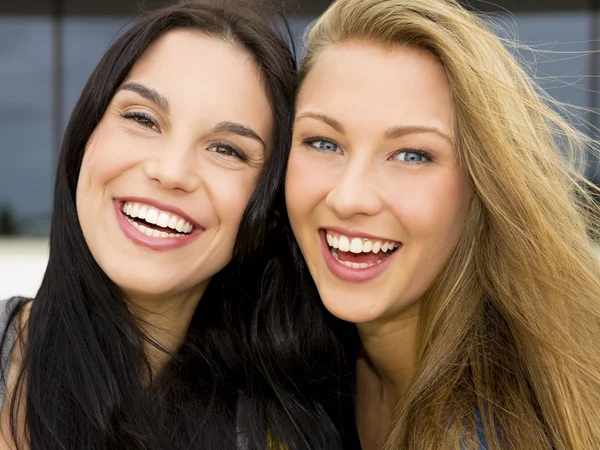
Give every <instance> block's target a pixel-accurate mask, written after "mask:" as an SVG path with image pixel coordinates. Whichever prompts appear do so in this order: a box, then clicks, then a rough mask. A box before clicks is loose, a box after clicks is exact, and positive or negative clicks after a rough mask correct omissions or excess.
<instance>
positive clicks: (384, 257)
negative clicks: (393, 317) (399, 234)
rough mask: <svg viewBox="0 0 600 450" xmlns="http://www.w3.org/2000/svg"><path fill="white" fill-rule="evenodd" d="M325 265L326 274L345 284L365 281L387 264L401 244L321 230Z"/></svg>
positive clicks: (373, 276)
mask: <svg viewBox="0 0 600 450" xmlns="http://www.w3.org/2000/svg"><path fill="white" fill-rule="evenodd" d="M320 234H321V238H322V241H323V244H324V249H323V250H324V251H323V253H324V256H325V262H326V263H327V266H328V267H329V269H330V271H331V272H332V273H333V274H334V275H335V276H337V277H338V278H341V279H343V280H346V281H353V282H361V281H368V280H370V279H372V278H375V277H376V276H377V275H379V274H380V273H381V272H382V271H383V270H385V268H387V266H388V265H389V263H390V261H391V259H393V258H392V256H393V255H394V254H395V253H397V251H398V250H399V249H400V248H401V247H402V243H400V242H398V241H393V240H389V239H382V238H373V237H370V236H369V237H365V236H360V235H355V236H350V235H347V234H342V233H340V232H337V231H333V230H329V229H324V230H321V233H320Z"/></svg>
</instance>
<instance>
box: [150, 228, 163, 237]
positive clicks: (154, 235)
mask: <svg viewBox="0 0 600 450" xmlns="http://www.w3.org/2000/svg"><path fill="white" fill-rule="evenodd" d="M160 233H161V231H158V230H154V231H153V232H152V237H160Z"/></svg>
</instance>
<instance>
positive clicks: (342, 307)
mask: <svg viewBox="0 0 600 450" xmlns="http://www.w3.org/2000/svg"><path fill="white" fill-rule="evenodd" d="M321 298H322V301H323V304H324V305H325V308H326V309H327V310H328V311H329V312H330V313H331V314H333V315H334V316H335V317H337V318H338V319H341V320H344V321H346V322H351V323H365V322H371V321H374V320H377V319H378V318H380V317H381V316H382V315H383V313H384V312H383V311H381V306H380V304H379V302H377V300H376V299H375V298H367V297H365V296H360V297H357V296H355V295H354V296H352V295H347V296H341V295H339V293H338V294H337V295H335V296H326V295H324V296H322V297H321Z"/></svg>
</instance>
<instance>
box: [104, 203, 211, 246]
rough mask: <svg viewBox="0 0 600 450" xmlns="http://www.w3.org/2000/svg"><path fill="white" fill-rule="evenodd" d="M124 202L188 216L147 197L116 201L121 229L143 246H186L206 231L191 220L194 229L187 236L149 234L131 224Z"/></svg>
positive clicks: (116, 210) (183, 216)
mask: <svg viewBox="0 0 600 450" xmlns="http://www.w3.org/2000/svg"><path fill="white" fill-rule="evenodd" d="M124 202H139V203H145V204H149V205H152V206H155V207H156V208H159V209H161V210H162V211H165V212H166V211H170V212H172V213H174V214H177V215H179V216H180V217H182V218H184V219H185V220H188V219H187V218H186V217H187V216H185V215H181V214H179V213H178V212H177V210H174V209H173V208H172V207H170V208H169V207H167V208H163V207H162V206H160V202H156V201H152V202H150V201H148V200H147V199H137V200H129V199H127V200H118V201H115V202H114V205H115V214H116V215H117V222H118V223H119V226H120V227H121V230H122V231H123V234H125V236H127V237H128V238H129V239H130V240H131V241H133V242H134V243H135V244H138V245H141V246H143V247H148V248H151V249H152V250H173V249H176V248H180V247H184V246H186V245H188V244H189V243H191V242H192V241H195V240H196V239H197V238H198V237H199V236H200V235H201V234H202V233H203V232H204V228H203V227H201V226H199V227H196V225H195V223H194V222H192V221H190V223H192V224H193V225H194V229H193V230H192V232H191V233H190V234H189V235H187V236H183V237H172V238H171V237H165V238H161V237H152V236H148V235H147V234H145V233H141V232H140V230H138V229H137V228H136V227H134V226H133V225H131V223H130V222H129V221H128V220H127V218H126V217H125V215H124V214H123V212H122V211H121V208H122V207H123V203H124Z"/></svg>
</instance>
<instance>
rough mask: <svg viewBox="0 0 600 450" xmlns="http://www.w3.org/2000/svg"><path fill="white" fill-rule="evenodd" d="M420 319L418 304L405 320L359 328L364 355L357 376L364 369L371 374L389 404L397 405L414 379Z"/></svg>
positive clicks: (360, 326)
mask: <svg viewBox="0 0 600 450" xmlns="http://www.w3.org/2000/svg"><path fill="white" fill-rule="evenodd" d="M418 317H419V315H418V306H416V305H415V306H414V307H412V308H411V309H410V310H409V311H406V312H405V313H403V314H402V316H401V317H395V318H393V319H389V320H385V321H377V322H369V323H363V324H358V325H357V327H358V333H359V335H360V339H361V342H362V347H363V352H364V356H363V357H362V358H360V359H359V362H358V369H359V371H358V373H357V376H358V377H360V375H361V374H360V372H361V370H360V369H361V366H363V369H364V371H365V372H367V373H369V372H370V373H371V376H374V378H375V379H376V380H377V384H378V385H379V388H380V389H379V391H380V393H381V395H382V399H385V400H386V403H388V402H389V403H392V404H397V402H398V401H399V400H400V399H401V398H402V396H403V395H404V393H405V392H406V390H407V388H408V385H409V383H410V381H411V379H412V377H413V373H414V363H415V339H416V332H417V323H418ZM367 376H368V375H367Z"/></svg>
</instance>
